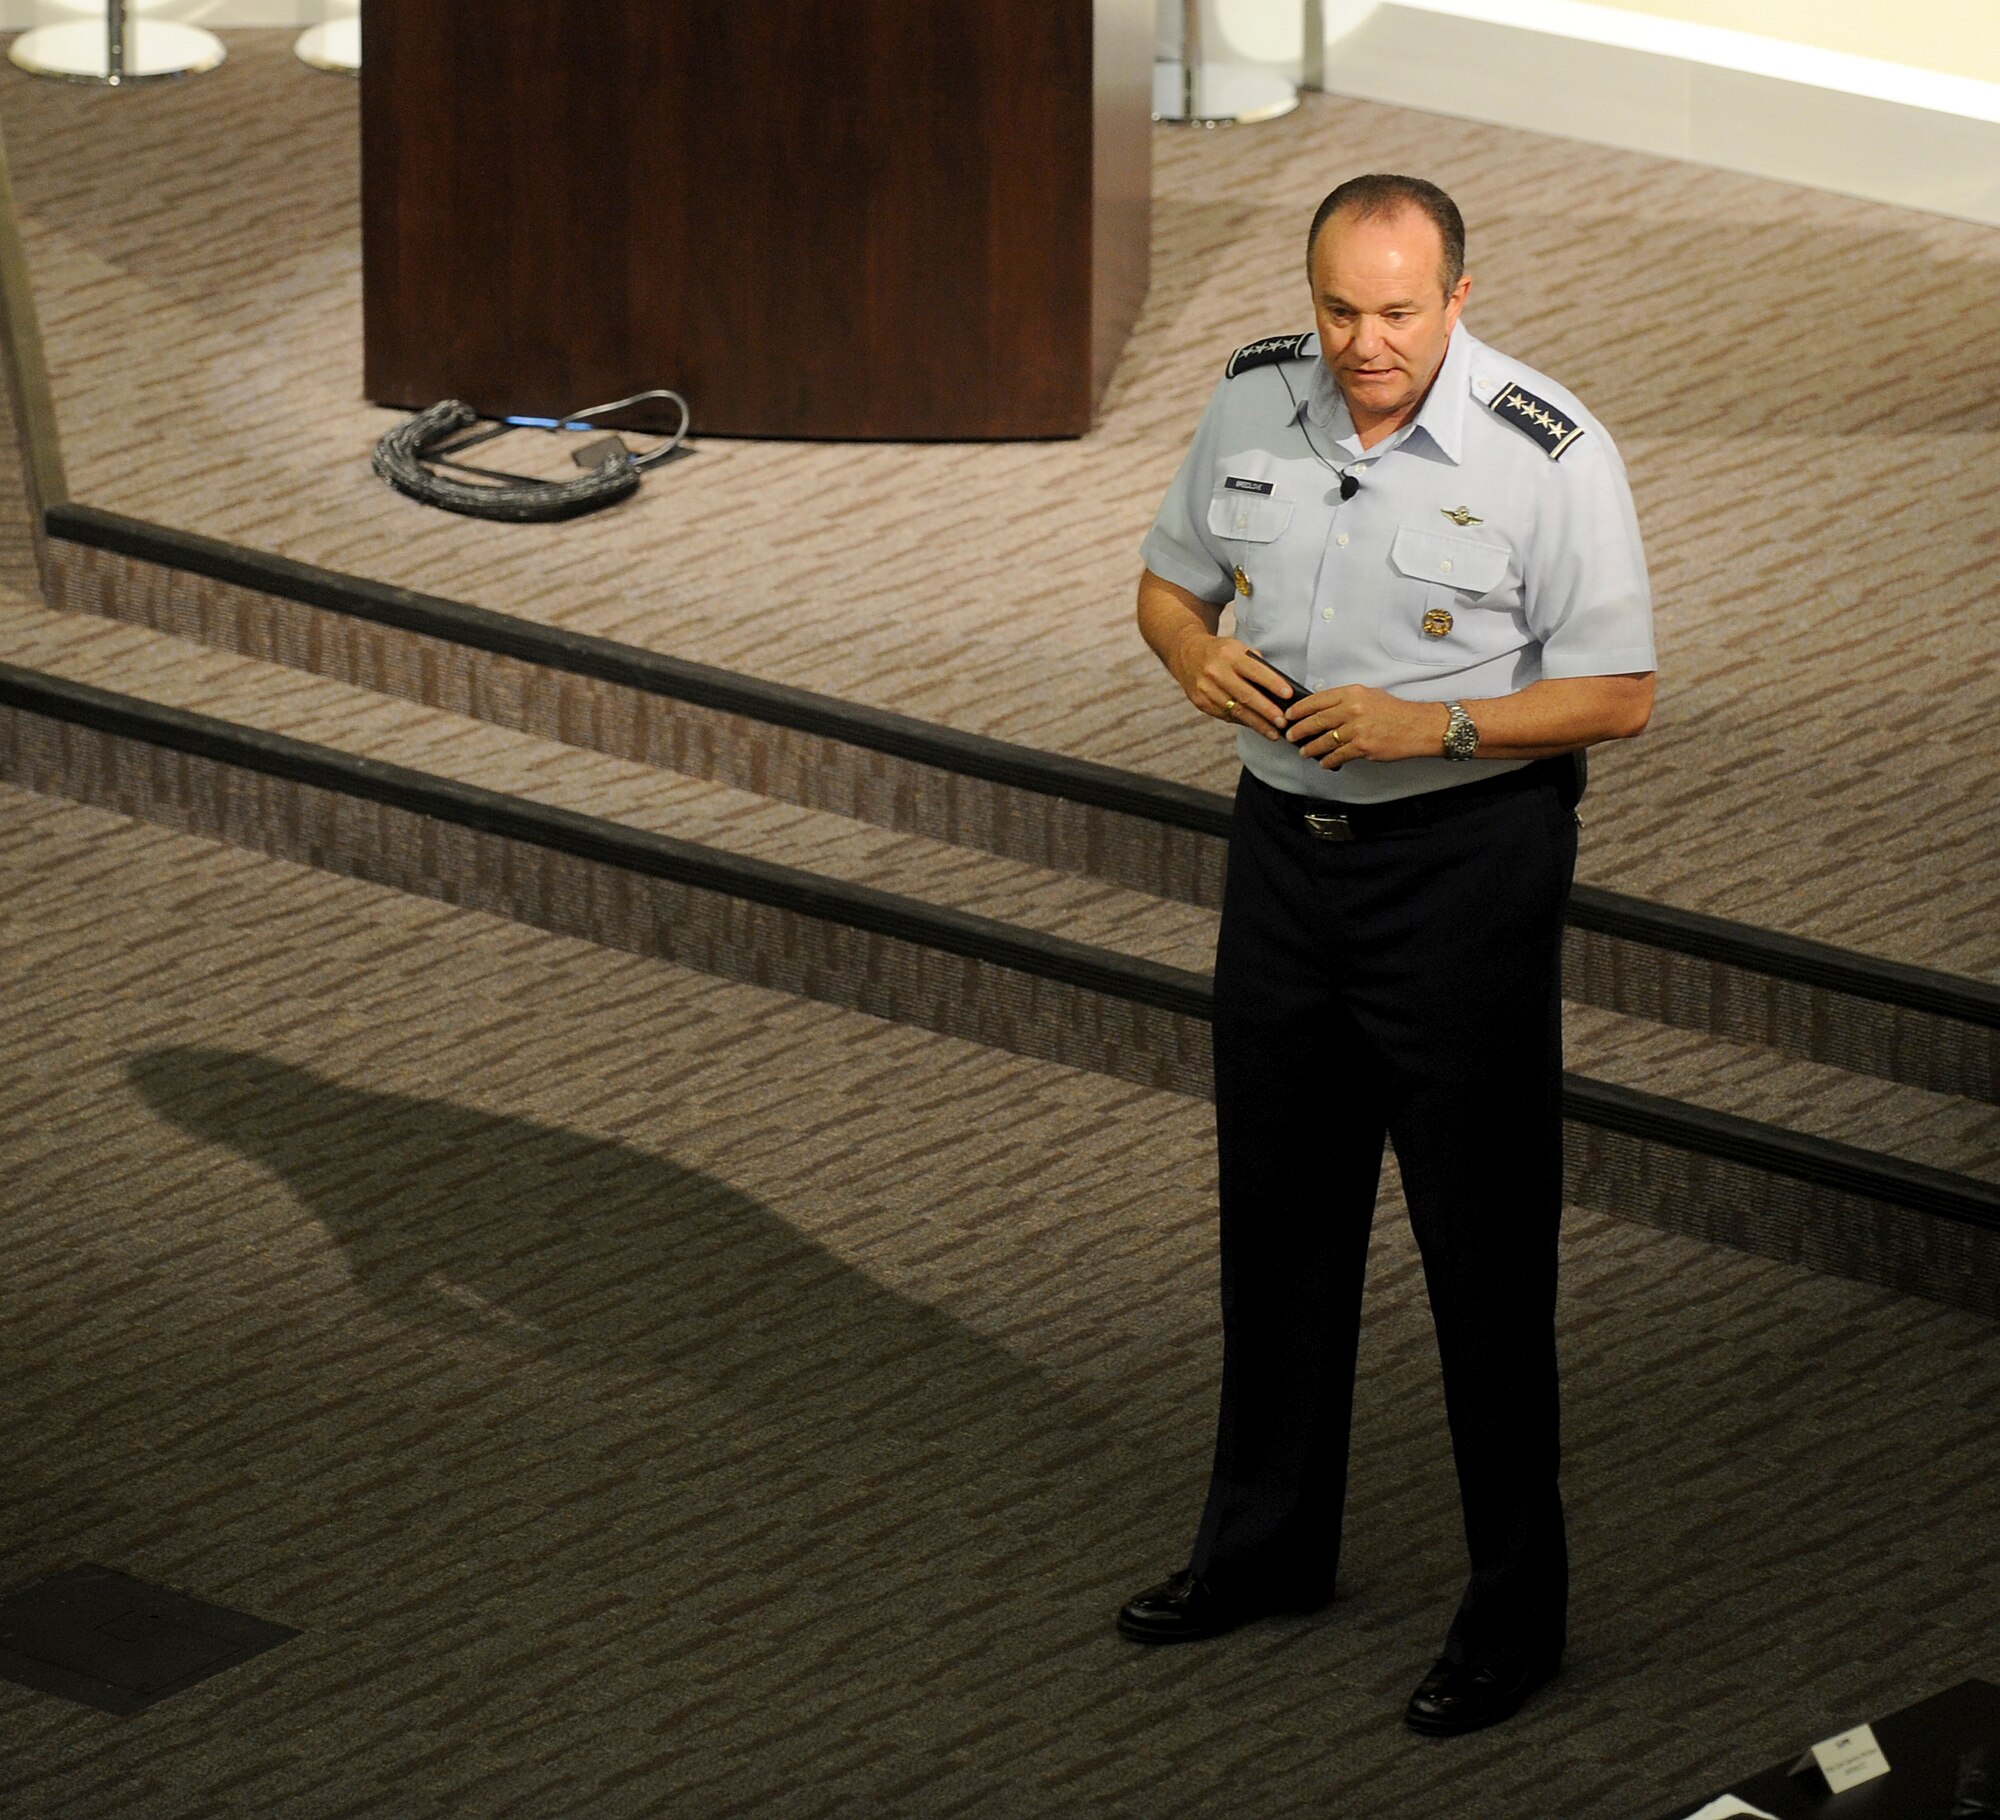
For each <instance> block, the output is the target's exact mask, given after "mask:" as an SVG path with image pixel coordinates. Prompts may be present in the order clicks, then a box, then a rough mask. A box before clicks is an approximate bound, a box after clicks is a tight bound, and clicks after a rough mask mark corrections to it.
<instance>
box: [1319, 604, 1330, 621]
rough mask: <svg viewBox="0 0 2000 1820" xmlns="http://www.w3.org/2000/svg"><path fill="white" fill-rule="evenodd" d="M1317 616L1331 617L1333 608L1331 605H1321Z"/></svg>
mask: <svg viewBox="0 0 2000 1820" xmlns="http://www.w3.org/2000/svg"><path fill="white" fill-rule="evenodd" d="M1319 616H1320V618H1322V619H1331V618H1332V617H1333V609H1332V608H1331V607H1321V608H1320V610H1319Z"/></svg>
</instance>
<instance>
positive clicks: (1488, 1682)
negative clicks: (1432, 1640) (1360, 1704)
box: [1403, 1656, 1557, 1738]
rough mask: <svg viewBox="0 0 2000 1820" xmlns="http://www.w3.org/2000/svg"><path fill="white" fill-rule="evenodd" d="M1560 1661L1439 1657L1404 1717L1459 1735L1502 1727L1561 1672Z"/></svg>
mask: <svg viewBox="0 0 2000 1820" xmlns="http://www.w3.org/2000/svg"><path fill="white" fill-rule="evenodd" d="M1556 1668H1557V1664H1556V1663H1555V1662H1542V1663H1538V1664H1531V1665H1522V1664H1518V1663H1510V1662H1451V1661H1447V1660H1446V1659H1445V1658H1444V1657H1442V1656H1440V1657H1439V1658H1438V1660H1437V1661H1436V1663H1434V1664H1433V1665H1432V1668H1431V1672H1430V1673H1429V1674H1427V1675H1426V1676H1425V1677H1424V1678H1423V1679H1422V1680H1421V1681H1419V1682H1418V1683H1417V1691H1416V1692H1415V1693H1413V1694H1412V1695H1411V1696H1410V1704H1409V1706H1408V1707H1407V1708H1406V1709H1405V1710H1404V1713H1403V1717H1404V1719H1405V1720H1407V1721H1408V1722H1409V1724H1410V1725H1411V1726H1412V1727H1413V1728H1414V1729H1415V1730H1417V1731H1420V1732H1428V1733H1430V1734H1431V1736H1433V1737H1439V1738H1448V1737H1455V1736H1456V1735H1457V1734H1458V1733H1460V1732H1476V1731H1478V1730H1479V1728H1480V1727H1481V1726H1484V1725H1498V1724H1499V1723H1500V1721H1501V1720H1502V1719H1511V1718H1512V1717H1513V1716H1514V1715H1515V1714H1516V1713H1517V1712H1519V1711H1520V1710H1521V1702H1522V1701H1523V1700H1525V1699H1527V1697H1528V1696H1529V1695H1530V1694H1531V1693H1533V1692H1534V1691H1535V1689H1536V1688H1538V1687H1540V1686H1541V1685H1542V1683H1543V1682H1544V1681H1547V1680H1549V1679H1550V1678H1551V1677H1552V1676H1553V1675H1554V1674H1555V1672H1556Z"/></svg>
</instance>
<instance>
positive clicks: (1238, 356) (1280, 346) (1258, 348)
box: [1222, 329, 1313, 379]
mask: <svg viewBox="0 0 2000 1820" xmlns="http://www.w3.org/2000/svg"><path fill="white" fill-rule="evenodd" d="M1312 338H1313V331H1312V330H1311V329H1308V330H1306V332H1305V333H1304V334H1303V335H1266V336H1265V337H1264V339H1263V340H1262V341H1253V342H1251V343H1250V344H1249V345H1248V346H1247V347H1240V348H1238V349H1237V350H1236V352H1235V353H1233V354H1232V355H1230V356H1229V364H1228V365H1227V366H1226V367H1224V368H1223V369H1222V376H1223V378H1224V379H1234V378H1235V377H1236V375H1237V374H1238V373H1247V372H1249V371H1250V369H1251V368H1252V367H1269V366H1276V365H1277V364H1278V362H1279V361H1281V360H1298V359H1301V358H1302V357H1303V356H1304V354H1305V351H1306V343H1307V342H1309V341H1310V340H1312Z"/></svg>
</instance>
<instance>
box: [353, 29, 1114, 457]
mask: <svg viewBox="0 0 2000 1820" xmlns="http://www.w3.org/2000/svg"><path fill="white" fill-rule="evenodd" d="M363 21H364V24H363V31H364V36H365V39H366V42H367V46H368V53H367V65H366V69H365V72H364V74H363V77H362V107H361V118H362V253H363V295H364V304H365V312H366V350H367V355H366V358H367V372H366V387H367V393H368V396H369V397H370V398H371V399H374V400H376V401H377V402H379V403H382V404H394V405H401V406H417V405H425V404H430V403H434V402H435V401H436V400H438V399H440V398H446V397H457V398H463V399H466V400H467V401H468V402H470V403H471V404H473V405H474V406H476V407H477V408H479V409H480V410H482V411H486V412H503V411H504V412H524V413H537V414H543V415H553V414H555V413H557V412H560V411H565V410H574V409H576V408H578V407H580V406H583V405H586V404H591V403H595V402H597V401H599V400H603V399H610V398H616V397H619V396H621V395H623V394H625V393H628V392H633V391H638V390H640V389H642V388H644V387H647V386H671V387H673V388H674V389H675V390H677V391H680V392H682V393H683V394H685V395H686V397H687V398H688V400H689V402H690V404H691V406H692V408H693V411H694V426H695V431H696V433H697V434H721V435H730V436H802V437H865V438H881V439H903V438H931V437H942V438H965V439H973V438H983V437H1012V436H1075V435H1080V434H1082V433H1083V432H1084V431H1085V430H1086V429H1088V428H1089V427H1090V418H1091V412H1092V409H1093V407H1094V406H1095V405H1096V403H1097V400H1098V398H1099V397H1100V396H1101V395H1102V393H1103V390H1104V387H1105V384H1106V382H1107V381H1108V380H1109V378H1110V376H1111V369H1112V367H1113V365H1114V364H1115V363H1116V361H1117V358H1118V354H1119V351H1120V349H1121V348H1122V347H1123V345H1124V341H1125V337H1126V335H1127V333H1128V332H1129V330H1130V328H1131V325H1132V320H1133V317H1134V316H1135V315H1136V314H1137V312H1138V308H1139V304H1140V301H1141V299H1142V298H1143V297H1144V295H1145V291H1146V278H1147V258H1148V235H1149V231H1150V224H1151V204H1150V189H1151V128H1150V124H1149V109H1150V94H1151V89H1150V83H1151V71H1152V45H1153V0H366V3H365V5H364V8H363Z"/></svg>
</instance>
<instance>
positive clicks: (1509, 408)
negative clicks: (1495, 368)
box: [1486, 385, 1583, 461]
mask: <svg viewBox="0 0 2000 1820" xmlns="http://www.w3.org/2000/svg"><path fill="white" fill-rule="evenodd" d="M1486 408H1487V409H1488V410H1490V411H1491V412H1492V413H1493V415H1494V416H1495V417H1497V418H1499V419H1500V420H1501V422H1502V423H1511V424H1512V425H1513V426H1514V428H1515V429H1517V430H1519V431H1520V432H1521V434H1522V435H1524V436H1532V437H1533V438H1534V439H1535V440H1536V441H1537V442H1538V443H1540V444H1541V445H1542V447H1543V448H1544V449H1546V450H1547V451H1548V455H1549V459H1550V460H1551V461H1560V460H1561V459H1562V452H1563V450H1565V449H1566V448H1568V447H1569V445H1570V444H1571V443H1573V442H1574V441H1575V440H1576V439H1577V438H1578V437H1579V436H1581V435H1582V434H1583V425H1582V424H1580V423H1571V422H1570V420H1569V418H1568V416H1567V415H1566V414H1565V413H1563V412H1561V411H1559V410H1557V409H1556V407H1555V406H1554V405H1552V404H1550V403H1549V402H1548V400H1547V399H1544V398H1537V397H1536V396H1535V395H1534V393H1532V392H1524V391H1522V390H1521V388H1520V387H1519V386H1517V385H1503V386H1502V387H1501V388H1500V389H1499V391H1497V392H1495V393H1494V394H1493V402H1492V403H1491V404H1490V405H1488V406H1487V407H1486Z"/></svg>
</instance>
